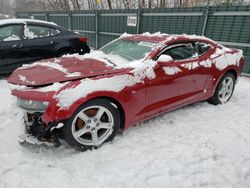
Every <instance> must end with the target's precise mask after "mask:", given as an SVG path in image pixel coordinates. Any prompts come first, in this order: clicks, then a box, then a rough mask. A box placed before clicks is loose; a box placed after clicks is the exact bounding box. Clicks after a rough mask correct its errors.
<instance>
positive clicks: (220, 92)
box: [208, 73, 235, 105]
mask: <svg viewBox="0 0 250 188" xmlns="http://www.w3.org/2000/svg"><path fill="white" fill-rule="evenodd" d="M234 87H235V77H234V75H233V74H232V73H226V74H225V75H224V76H223V77H222V78H221V80H220V82H219V84H218V86H217V87H216V90H215V92H214V95H213V97H211V98H210V99H209V100H208V102H209V103H212V104H215V105H217V104H223V103H226V102H228V101H229V100H230V98H231V97H232V95H233V92H234Z"/></svg>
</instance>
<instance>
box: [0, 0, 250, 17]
mask: <svg viewBox="0 0 250 188" xmlns="http://www.w3.org/2000/svg"><path fill="white" fill-rule="evenodd" d="M208 2H209V4H210V5H212V6H213V5H236V4H239V5H244V4H247V3H249V0H13V1H12V3H11V1H6V0H0V14H14V13H15V12H16V11H71V10H96V9H137V8H159V7H193V6H206V5H207V4H208Z"/></svg>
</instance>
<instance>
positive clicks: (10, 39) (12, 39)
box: [3, 35, 21, 42]
mask: <svg viewBox="0 0 250 188" xmlns="http://www.w3.org/2000/svg"><path fill="white" fill-rule="evenodd" d="M15 40H21V39H20V37H19V36H16V35H11V36H9V37H7V38H5V39H3V41H5V42H6V41H15Z"/></svg>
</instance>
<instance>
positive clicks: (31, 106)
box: [17, 98, 49, 111]
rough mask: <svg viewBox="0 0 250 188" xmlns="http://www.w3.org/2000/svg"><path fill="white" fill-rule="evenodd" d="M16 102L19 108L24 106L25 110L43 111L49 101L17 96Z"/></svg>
mask: <svg viewBox="0 0 250 188" xmlns="http://www.w3.org/2000/svg"><path fill="white" fill-rule="evenodd" d="M17 102H18V105H19V106H20V107H21V108H24V109H27V110H38V111H44V110H45V109H46V108H47V107H48V105H49V102H43V101H32V100H25V99H19V98H18V99H17Z"/></svg>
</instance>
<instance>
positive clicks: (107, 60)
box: [103, 57, 117, 66]
mask: <svg viewBox="0 0 250 188" xmlns="http://www.w3.org/2000/svg"><path fill="white" fill-rule="evenodd" d="M103 59H106V60H107V61H108V62H109V63H110V64H112V65H114V66H117V65H116V64H115V63H113V62H112V61H110V59H108V58H105V57H104V58H103Z"/></svg>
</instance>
